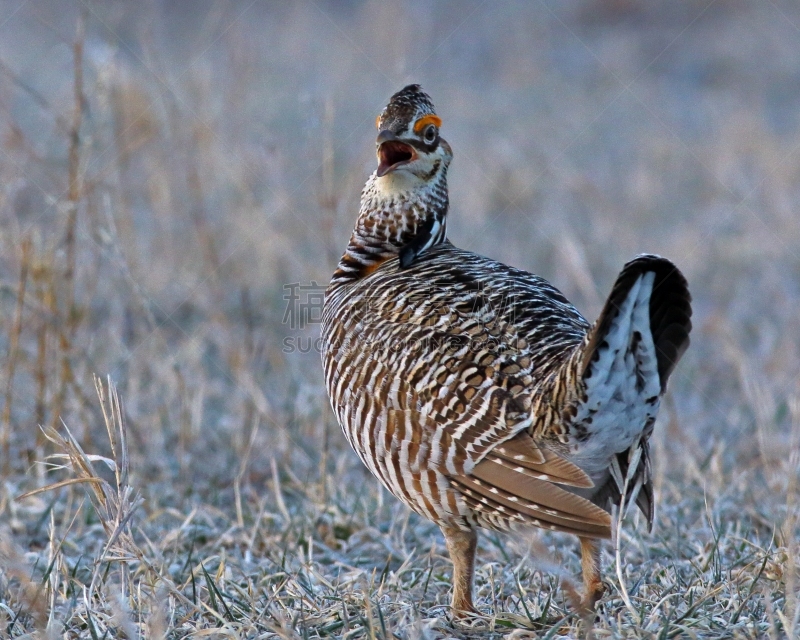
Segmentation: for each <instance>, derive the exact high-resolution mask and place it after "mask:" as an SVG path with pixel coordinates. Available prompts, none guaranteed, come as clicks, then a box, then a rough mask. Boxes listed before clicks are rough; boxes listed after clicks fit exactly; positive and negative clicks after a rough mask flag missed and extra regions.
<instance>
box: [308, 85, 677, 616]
mask: <svg viewBox="0 0 800 640" xmlns="http://www.w3.org/2000/svg"><path fill="white" fill-rule="evenodd" d="M377 124H378V129H379V135H378V141H377V144H378V147H377V149H378V160H379V166H378V169H377V170H376V172H375V173H374V174H373V175H372V176H371V177H370V178H369V180H368V182H367V184H366V186H365V188H364V191H363V193H362V198H361V210H360V213H359V217H358V220H357V222H356V226H355V229H354V231H353V234H352V236H351V238H350V241H349V243H348V246H347V249H346V250H345V253H344V255H343V257H342V259H341V260H340V262H339V265H338V267H337V269H336V271H335V273H334V275H333V278H332V280H331V283H330V286H329V288H328V290H327V293H326V299H325V307H324V311H323V318H322V342H323V354H322V358H323V367H324V374H325V384H326V387H327V389H328V393H329V395H330V399H331V403H332V405H333V409H334V411H335V413H336V416H337V418H338V421H339V423H340V425H341V426H342V429H343V431H344V433H345V436H346V437H347V439H348V441H349V442H350V444H351V445H352V447H353V449H354V450H355V451H356V453H357V454H358V456H359V457H360V458H361V460H362V462H363V463H364V464H365V465H366V466H367V468H368V469H369V470H370V471H371V472H372V473H373V474H374V475H375V476H376V477H377V478H378V479H379V480H380V481H381V482H382V483H383V485H384V486H385V487H386V488H387V489H389V491H391V492H392V493H393V494H394V495H395V496H397V497H398V498H399V499H400V500H402V501H403V502H404V503H405V504H407V505H408V506H409V507H410V508H411V509H413V510H414V511H416V512H417V513H419V514H421V515H423V516H425V517H426V518H429V519H431V520H432V521H434V522H435V523H437V524H438V525H439V526H440V527H441V528H442V531H443V532H444V535H445V540H446V542H447V546H448V549H449V551H450V555H451V558H452V560H453V564H454V578H453V608H454V609H455V610H457V611H472V610H473V605H472V595H471V594H472V591H471V584H472V566H473V557H474V553H475V546H476V534H475V529H476V528H478V527H484V528H489V529H495V530H503V531H507V530H511V529H514V528H515V527H517V526H536V527H541V528H545V529H550V530H554V531H562V532H568V533H573V534H576V535H578V536H579V537H580V538H581V553H582V556H583V567H584V582H585V586H586V596H585V600H586V602H587V604H591V603H593V602H594V601H595V600H596V598H597V597H599V595H600V593H601V590H602V583H601V582H600V575H599V562H598V558H599V556H598V554H599V544H598V542H597V539H602V538H607V537H609V536H610V525H611V519H610V515H609V513H608V511H607V509H609V508H610V505H611V504H619V503H620V501H621V495H622V492H623V488H622V485H621V484H620V483H621V482H622V480H621V478H620V472H619V471H620V469H622V473H623V474H624V473H625V472H626V469H627V460H628V459H629V458H628V452H629V451H631V450H633V449H636V448H640V449H641V455H640V457H639V462H638V466H637V468H636V471H635V474H634V476H633V486H632V487H631V488H630V490H629V492H628V493H627V495H628V496H629V497H631V499H633V500H635V501H636V503H637V504H638V505H639V506H640V507H641V509H642V511H643V512H644V513H645V515H646V516H647V519H648V523H649V524H650V525H652V519H653V504H652V487H651V478H650V460H649V448H648V444H647V443H648V438H649V436H650V433H651V431H652V427H653V423H654V421H655V417H656V413H657V411H658V407H659V402H660V398H661V396H662V394H663V393H664V390H665V388H666V382H667V378H668V377H669V374H670V373H671V372H672V370H673V368H674V366H675V364H676V363H677V361H678V359H679V358H680V357H681V355H682V354H683V352H684V351H685V349H686V347H687V346H688V343H689V332H690V330H691V321H690V316H691V304H690V303H691V297H690V295H689V291H688V289H687V285H686V280H685V279H684V278H683V276H682V275H681V273H680V272H679V271H678V270H677V268H676V267H675V266H674V265H673V264H672V263H671V262H670V261H668V260H666V259H664V258H661V257H658V256H654V255H642V256H639V257H637V258H635V259H634V260H632V261H631V262H629V263H628V264H627V265H625V267H624V269H623V270H622V272H621V274H620V276H619V278H618V279H617V282H616V284H615V285H614V287H613V289H612V292H611V295H610V296H609V299H608V301H607V303H606V306H605V308H604V309H603V311H602V313H601V315H600V318H599V320H598V321H597V322H596V323H595V325H594V326H590V325H589V323H588V322H586V320H585V319H584V318H583V317H582V316H581V314H580V313H579V312H578V311H577V309H575V307H573V306H572V305H571V304H570V303H569V301H568V300H567V299H566V298H565V297H564V296H563V295H562V294H561V293H560V292H559V291H558V290H557V289H556V288H555V287H553V286H552V285H550V284H549V283H548V282H547V281H546V280H544V279H542V278H540V277H538V276H535V275H532V274H529V273H526V272H524V271H521V270H519V269H514V268H512V267H509V266H506V265H504V264H501V263H499V262H496V261H493V260H490V259H488V258H484V257H482V256H479V255H476V254H474V253H471V252H468V251H463V250H461V249H458V248H456V247H455V246H453V245H452V244H451V243H450V242H449V241H448V240H447V238H446V222H447V211H448V192H447V168H448V165H449V163H450V160H451V158H452V152H451V149H450V146H449V145H448V144H447V142H445V141H444V140H443V139H442V138H441V137H440V136H439V125H440V124H441V120H440V119H439V118H438V116H436V115H435V113H434V108H433V104H432V102H431V100H430V98H429V97H428V96H427V95H426V94H425V93H423V92H422V90H421V89H420V87H419V86H418V85H409V86H408V87H405V88H404V89H402V90H401V91H399V92H398V93H396V94H395V95H394V96H392V98H391V100H390V102H389V104H388V106H387V107H386V108H385V109H384V111H383V112H382V113H381V115H380V116H379V118H378V122H377ZM623 477H624V476H623Z"/></svg>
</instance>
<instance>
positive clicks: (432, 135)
mask: <svg viewBox="0 0 800 640" xmlns="http://www.w3.org/2000/svg"><path fill="white" fill-rule="evenodd" d="M422 138H423V139H424V140H425V142H427V143H428V144H430V143H432V142H434V141H435V140H436V125H435V124H429V125H428V126H427V127H425V130H424V131H423V132H422Z"/></svg>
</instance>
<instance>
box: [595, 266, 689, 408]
mask: <svg viewBox="0 0 800 640" xmlns="http://www.w3.org/2000/svg"><path fill="white" fill-rule="evenodd" d="M650 272H652V273H655V280H654V282H653V292H652V295H651V297H650V331H651V333H652V335H653V344H654V345H655V348H656V357H657V358H658V376H659V380H660V382H661V391H662V393H663V391H664V389H665V388H666V385H667V380H668V379H669V376H670V374H671V373H672V371H673V369H674V368H675V365H676V364H677V363H678V360H680V358H681V356H682V355H683V353H684V351H686V349H687V347H688V346H689V333H690V332H691V330H692V321H691V316H692V296H691V294H690V293H689V288H688V284H687V282H686V278H684V277H683V274H682V273H681V272H680V271H679V270H678V267H676V266H675V265H674V264H673V263H672V262H670V261H669V260H667V259H666V258H662V257H661V256H657V255H650V254H643V255H640V256H637V257H636V258H634V259H633V260H631V261H630V262H628V263H627V264H626V265H625V266H624V267H623V268H622V271H621V272H620V274H619V276H618V277H617V281H616V282H615V283H614V287H613V288H612V289H611V293H610V294H609V296H608V300H607V301H606V304H605V307H603V311H602V312H601V313H600V317H599V318H598V320H597V322H596V323H595V325H594V328H593V329H592V333H591V337H590V339H589V344H588V345H587V348H586V356H585V359H584V367H583V372H582V373H584V374H585V373H586V371H587V370H588V369H589V367H590V366H591V363H592V362H593V361H595V360H596V358H597V348H598V346H599V345H600V344H602V341H603V340H604V338H605V336H606V334H607V333H608V331H609V328H610V327H611V324H612V322H613V321H614V319H615V318H616V317H617V314H618V313H619V309H620V307H621V305H622V304H623V303H624V301H625V299H626V298H627V297H628V294H629V292H630V290H631V287H633V285H634V284H635V283H636V281H637V280H638V279H639V277H640V276H641V275H643V274H645V273H650Z"/></svg>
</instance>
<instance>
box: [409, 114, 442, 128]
mask: <svg viewBox="0 0 800 640" xmlns="http://www.w3.org/2000/svg"><path fill="white" fill-rule="evenodd" d="M429 124H435V125H436V126H437V127H441V126H442V119H441V118H440V117H439V116H437V115H434V114H430V115H427V116H422V117H421V118H420V119H419V120H417V121H416V122H415V123H414V132H415V133H419V132H420V131H422V130H423V129H424V128H425V127H427V126H428V125H429Z"/></svg>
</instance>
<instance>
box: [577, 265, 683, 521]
mask: <svg viewBox="0 0 800 640" xmlns="http://www.w3.org/2000/svg"><path fill="white" fill-rule="evenodd" d="M691 301H692V297H691V295H690V294H689V289H688V286H687V283H686V278H684V277H683V274H682V273H681V272H680V271H679V270H678V268H677V267H676V266H675V265H674V264H672V262H670V261H669V260H667V259H665V258H662V257H660V256H655V255H640V256H638V257H636V258H634V259H633V260H631V261H630V262H629V263H628V264H626V265H625V266H624V267H623V269H622V272H621V273H620V274H619V277H618V278H617V281H616V282H615V283H614V287H613V288H612V289H611V294H610V295H609V296H608V300H607V302H606V304H605V307H604V308H603V311H602V312H601V313H600V317H599V318H598V319H597V322H595V324H594V326H593V327H592V329H591V331H590V332H589V335H588V337H587V342H586V346H585V347H584V350H583V354H582V368H581V369H579V372H580V374H581V378H582V381H583V384H584V389H585V392H586V396H585V403H584V409H585V410H584V412H582V413H583V415H582V416H581V418H582V419H583V420H586V421H588V422H590V423H591V424H592V426H593V428H594V430H595V434H594V436H593V438H594V439H595V440H596V441H597V447H598V449H596V450H595V452H596V454H597V457H596V458H595V460H596V461H597V462H598V463H600V464H603V465H604V466H605V463H604V462H601V461H603V460H610V461H611V466H610V467H609V470H610V471H611V474H610V476H609V477H608V479H607V481H606V482H605V483H604V485H603V486H600V487H599V488H598V491H597V492H596V493H595V494H594V495H593V496H592V501H593V502H594V503H595V504H597V505H599V506H601V507H603V508H605V509H608V508H609V506H610V504H617V505H619V504H620V502H621V494H622V491H623V484H624V478H625V476H626V475H627V471H628V460H630V459H631V456H632V452H633V451H634V450H635V449H636V448H637V447H638V448H640V449H641V451H640V453H639V456H638V460H639V462H638V464H637V468H636V470H635V471H634V473H633V481H632V483H631V485H630V486H629V488H628V492H627V494H626V495H627V499H626V502H628V501H629V500H631V499H633V500H635V501H636V504H637V505H638V506H639V508H640V509H641V510H642V512H643V513H644V514H645V516H646V518H647V523H648V528H652V524H653V488H652V477H651V469H650V451H649V446H648V438H649V437H650V433H651V432H652V429H653V424H654V422H655V418H656V413H657V412H658V407H659V404H660V399H661V396H662V395H663V393H664V391H665V389H666V386H667V380H668V379H669V376H670V374H671V373H672V371H673V370H674V369H675V365H676V364H677V363H678V360H680V358H681V356H682V355H683V353H684V352H685V351H686V349H687V347H688V346H689V332H690V331H691V329H692V322H691V316H692V307H691ZM626 428H627V430H626ZM623 434H624V435H623Z"/></svg>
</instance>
